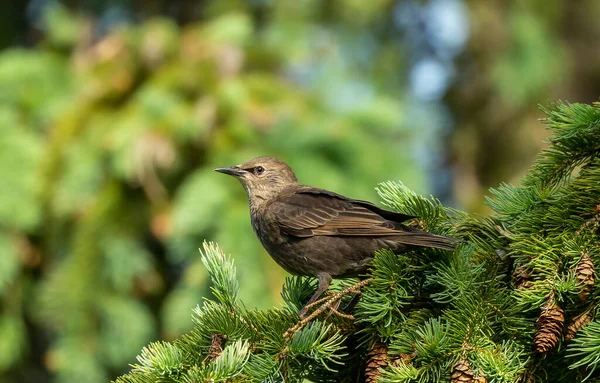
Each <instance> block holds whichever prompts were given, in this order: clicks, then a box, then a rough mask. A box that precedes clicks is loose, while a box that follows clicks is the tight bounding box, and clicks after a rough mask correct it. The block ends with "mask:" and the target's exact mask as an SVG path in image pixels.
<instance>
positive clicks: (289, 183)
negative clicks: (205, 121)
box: [215, 157, 457, 317]
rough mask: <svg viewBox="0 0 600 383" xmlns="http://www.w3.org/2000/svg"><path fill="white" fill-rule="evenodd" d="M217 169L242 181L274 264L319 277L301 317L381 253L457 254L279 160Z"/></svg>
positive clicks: (448, 242)
mask: <svg viewBox="0 0 600 383" xmlns="http://www.w3.org/2000/svg"><path fill="white" fill-rule="evenodd" d="M215 171H217V172H220V173H225V174H229V175H232V176H234V177H236V178H237V179H238V180H239V181H240V182H241V184H242V186H243V187H244V189H245V190H246V193H247V194H248V202H249V205H250V218H251V221H252V227H253V229H254V231H255V233H256V235H257V236H258V238H259V240H260V242H261V243H262V245H263V246H264V248H265V249H266V250H267V252H268V253H269V254H270V255H271V257H272V258H273V259H274V260H275V262H277V263H278V264H279V265H280V266H281V267H283V268H284V269H285V270H287V271H288V272H290V273H291V274H295V275H305V276H311V277H317V278H318V279H319V287H318V289H317V291H316V292H315V294H314V295H313V296H312V298H310V300H309V301H308V302H307V303H306V305H305V306H304V308H303V309H302V310H301V311H300V312H299V315H300V317H304V315H305V314H306V306H307V305H309V304H310V303H312V302H314V301H316V300H317V299H318V298H319V297H320V296H321V294H323V292H325V291H326V290H327V288H328V287H329V284H330V283H331V279H332V278H349V277H357V276H359V275H360V274H362V273H364V272H365V271H366V270H367V269H368V267H369V264H370V263H371V261H372V260H373V258H374V255H375V252H376V251H377V250H380V249H390V250H392V251H394V252H396V253H401V252H405V251H408V250H411V249H414V248H415V247H435V248H439V249H444V250H453V249H454V243H456V242H457V240H456V239H453V238H449V237H444V236H440V235H435V234H431V233H427V232H424V231H420V230H417V229H413V228H410V227H408V226H406V225H403V224H402V222H404V221H406V220H409V219H411V218H416V217H414V216H411V215H406V214H402V213H395V212H392V211H388V210H384V209H381V208H379V207H377V206H375V205H374V204H372V203H370V202H367V201H360V200H356V199H351V198H347V197H344V196H342V195H339V194H336V193H334V192H330V191H328V190H324V189H318V188H314V187H311V186H306V185H301V184H299V183H298V180H297V179H296V176H295V175H294V172H293V171H292V169H291V168H290V167H289V166H288V165H287V164H286V163H284V162H283V161H281V160H278V159H277V158H273V157H258V158H255V159H253V160H250V161H248V162H245V163H243V164H241V165H237V166H231V167H225V168H217V169H215Z"/></svg>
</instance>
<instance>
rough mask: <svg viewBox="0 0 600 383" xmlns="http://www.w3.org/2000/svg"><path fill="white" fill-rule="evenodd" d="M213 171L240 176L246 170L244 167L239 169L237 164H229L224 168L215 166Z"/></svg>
mask: <svg viewBox="0 0 600 383" xmlns="http://www.w3.org/2000/svg"><path fill="white" fill-rule="evenodd" d="M215 172H219V173H224V174H229V175H230V176H234V177H241V176H242V175H244V173H246V171H245V170H244V169H240V168H239V167H237V166H229V167H226V168H216V169H215Z"/></svg>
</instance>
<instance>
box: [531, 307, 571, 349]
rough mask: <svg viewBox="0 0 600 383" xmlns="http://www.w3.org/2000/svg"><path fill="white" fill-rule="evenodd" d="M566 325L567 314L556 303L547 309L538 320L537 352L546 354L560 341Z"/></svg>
mask: <svg viewBox="0 0 600 383" xmlns="http://www.w3.org/2000/svg"><path fill="white" fill-rule="evenodd" d="M564 324H565V312H564V311H563V310H562V309H561V308H560V307H558V306H557V305H556V304H555V303H553V304H552V305H551V306H549V307H546V308H545V309H544V310H543V311H542V313H541V314H540V316H539V318H538V320H537V330H536V333H535V336H534V338H533V346H534V349H535V352H537V353H540V354H546V353H547V352H549V351H550V350H552V349H553V348H554V347H555V346H556V344H557V343H558V341H559V340H560V338H561V336H562V332H563V327H564Z"/></svg>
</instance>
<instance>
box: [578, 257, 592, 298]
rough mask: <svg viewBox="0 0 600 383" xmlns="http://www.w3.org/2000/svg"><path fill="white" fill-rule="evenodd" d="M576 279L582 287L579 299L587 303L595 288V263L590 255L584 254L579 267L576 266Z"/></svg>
mask: <svg viewBox="0 0 600 383" xmlns="http://www.w3.org/2000/svg"><path fill="white" fill-rule="evenodd" d="M575 278H577V283H579V284H580V285H582V288H581V292H580V293H579V299H580V300H581V301H585V300H586V299H587V297H588V295H590V292H591V291H592V286H594V263H593V262H592V259H591V258H590V256H589V255H587V254H583V257H581V260H580V261H579V263H577V266H575Z"/></svg>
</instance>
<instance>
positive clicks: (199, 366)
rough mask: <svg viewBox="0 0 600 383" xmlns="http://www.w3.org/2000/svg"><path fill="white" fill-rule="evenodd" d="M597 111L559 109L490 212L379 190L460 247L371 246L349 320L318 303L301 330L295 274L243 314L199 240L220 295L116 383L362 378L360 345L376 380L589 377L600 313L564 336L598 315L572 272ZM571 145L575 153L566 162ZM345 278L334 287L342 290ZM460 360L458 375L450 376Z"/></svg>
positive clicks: (593, 159) (598, 228) (592, 213)
mask: <svg viewBox="0 0 600 383" xmlns="http://www.w3.org/2000/svg"><path fill="white" fill-rule="evenodd" d="M599 107H600V105H593V106H590V105H587V106H585V105H564V104H558V105H555V106H553V107H552V109H550V110H549V111H548V113H549V115H550V118H549V120H548V123H549V124H550V127H551V128H552V129H554V130H557V133H556V136H555V137H554V138H553V139H551V140H550V142H551V146H550V148H549V149H548V150H547V151H545V152H543V153H542V154H541V155H540V158H539V161H538V162H537V163H536V164H535V165H534V166H533V168H532V170H531V172H530V173H529V174H528V175H526V176H525V178H524V180H523V182H522V183H521V184H520V185H516V186H514V185H508V184H504V185H501V186H500V187H499V188H498V189H496V190H493V191H492V195H493V197H492V198H491V199H489V200H488V203H489V204H490V206H491V207H492V208H493V210H494V213H493V214H492V215H491V216H490V217H486V218H481V217H476V216H469V215H468V214H465V213H462V212H459V211H456V210H453V209H448V208H445V207H443V206H442V204H441V203H440V202H439V201H437V200H436V199H433V198H431V199H427V198H424V197H422V196H419V195H418V194H416V193H414V192H412V191H410V190H409V189H408V188H406V187H405V186H404V185H402V184H399V183H394V182H387V183H384V184H381V185H380V187H379V189H378V191H379V193H380V194H381V196H382V198H383V199H384V201H385V203H386V204H387V205H388V206H390V207H391V208H393V209H395V210H397V211H399V212H402V213H405V214H413V215H416V216H418V219H416V220H414V221H413V222H412V223H410V224H412V225H416V226H418V227H421V228H426V229H427V230H429V231H431V232H434V233H440V234H445V235H451V236H455V237H462V238H463V239H464V240H463V242H462V243H460V244H459V245H458V246H457V248H456V250H455V251H453V252H448V251H440V250H435V249H418V250H414V251H412V252H408V253H405V254H400V255H396V254H393V253H392V252H390V251H387V250H382V251H380V252H378V253H377V254H376V256H375V259H374V261H373V267H372V270H371V271H370V273H369V275H368V276H369V277H370V279H369V280H368V281H367V282H368V283H367V284H366V286H365V287H364V288H363V289H362V292H361V299H360V301H359V303H358V305H357V306H356V308H355V311H354V318H350V319H349V318H347V317H346V316H344V315H340V313H339V312H337V311H335V310H331V309H328V308H327V307H328V306H323V307H325V310H324V312H323V313H322V314H320V315H319V316H318V317H316V318H314V319H313V320H312V321H310V322H308V321H300V322H298V317H297V316H296V314H295V313H296V311H297V310H298V309H299V308H300V307H302V304H303V302H305V301H306V299H308V297H309V296H310V294H311V292H312V291H313V290H314V289H315V282H314V280H310V279H309V278H301V277H294V278H290V279H288V280H287V281H286V283H285V285H284V287H283V291H282V296H283V298H284V301H285V304H286V308H285V309H284V310H280V309H268V310H247V309H246V308H245V307H244V306H243V304H242V303H241V301H240V300H239V299H237V297H238V285H237V282H236V276H235V269H234V268H233V264H232V261H231V259H229V258H228V257H226V256H224V255H223V252H222V251H221V250H220V249H219V248H218V247H216V246H215V245H213V244H205V245H204V247H203V250H202V260H203V263H204V264H205V267H206V268H207V269H208V272H209V275H210V277H211V279H212V281H213V284H214V286H213V287H212V291H213V295H214V296H215V298H216V300H214V301H213V300H206V301H205V302H204V304H203V305H202V307H198V308H197V309H196V310H195V312H194V316H193V318H194V323H195V327H194V329H193V330H192V331H191V332H190V333H188V334H187V335H185V336H183V337H182V338H181V339H179V340H177V341H175V342H174V343H172V344H161V346H160V347H161V348H158V346H152V345H151V346H150V347H151V348H153V347H157V350H163V349H164V351H161V352H158V351H157V352H156V353H150V352H149V351H148V350H147V349H144V350H143V351H142V354H141V356H140V360H141V361H142V360H143V363H142V364H143V365H144V366H152V368H149V367H146V368H141V367H136V368H135V369H134V370H133V371H132V372H131V373H130V374H129V375H125V376H123V377H121V378H119V380H117V382H145V381H149V380H148V379H150V380H152V379H154V380H155V381H158V380H157V379H159V377H161V376H168V377H169V380H168V381H170V382H189V381H193V380H194V379H196V380H201V381H207V380H208V379H212V380H214V381H232V382H234V381H264V382H268V381H289V382H301V381H302V380H303V379H309V380H310V381H314V382H330V381H331V382H333V381H336V382H340V381H350V382H360V381H363V380H362V379H364V375H363V374H364V373H365V366H366V365H367V364H368V361H367V360H366V359H367V358H368V357H369V352H370V350H371V349H373V347H374V346H373V345H374V344H381V343H382V342H383V343H384V344H385V345H386V346H387V347H388V352H387V355H384V356H383V357H384V358H387V362H388V364H387V366H385V367H383V368H382V369H381V371H380V375H379V377H378V380H377V381H379V382H384V383H392V382H393V383H399V382H406V383H409V382H422V383H425V382H450V381H451V379H452V378H451V377H452V376H453V375H455V374H467V375H468V376H473V377H475V379H480V380H481V379H486V380H487V381H489V382H518V381H524V380H527V381H532V382H542V381H549V380H551V381H556V382H577V381H583V380H585V379H586V378H588V379H590V381H593V380H592V379H591V377H593V378H594V379H597V373H596V371H597V367H598V365H600V346H599V339H600V336H599V333H600V327H599V325H598V321H597V319H595V320H593V321H592V322H591V323H589V324H587V326H584V327H583V329H579V331H578V332H577V333H576V334H575V336H574V339H573V340H570V339H571V338H569V337H566V338H564V339H563V337H562V331H563V330H564V331H565V332H566V331H567V330H566V327H567V326H573V323H574V322H573V321H574V320H575V318H576V317H577V316H578V315H579V314H582V313H587V312H591V313H592V314H593V315H595V314H594V313H595V312H596V307H597V304H598V297H599V295H598V293H597V291H596V289H595V288H594V287H591V284H590V283H589V279H585V278H587V277H585V276H586V275H590V274H589V273H588V274H581V268H582V267H583V266H582V262H584V259H585V260H586V261H585V262H589V261H587V260H591V262H592V263H594V264H597V263H598V262H599V261H600V250H599V248H598V242H599V239H600V211H599V209H598V206H600V205H598V201H600V188H599V187H598V185H600V183H599V182H598V181H600V180H599V179H598V178H597V177H598V175H599V174H600V162H599V161H598V158H597V153H598V152H599V151H600V140H592V139H588V138H589V137H590V136H592V137H596V136H597V135H598V134H599V132H600V130H599V129H600V114H599V113H597V110H598V108H599ZM553 116H554V117H553ZM556 116H562V117H560V119H558V118H557V117H556ZM567 116H571V118H572V120H568V117H567ZM580 130H583V131H584V132H585V133H581V132H580ZM567 137H575V138H574V139H575V140H580V141H579V145H577V144H576V143H575V142H570V141H569V139H567ZM567 141H569V143H567ZM569 150H573V151H576V152H577V153H579V154H578V157H577V158H574V157H575V156H568V155H566V154H567V153H568V151H569ZM559 159H562V160H559ZM573 164H576V165H575V166H574V165H573ZM535 178H537V180H538V181H539V182H533V181H532V180H533V179H535ZM557 215H558V216H559V217H557ZM585 267H589V263H588V266H585ZM524 270H525V271H526V272H524ZM592 272H593V270H592ZM582 278H583V279H582ZM593 281H594V279H593V274H592V284H593ZM352 283H353V282H352V281H344V282H343V283H341V284H340V285H336V286H334V287H333V288H332V290H333V291H334V292H338V293H340V292H347V291H350V290H351V286H352ZM365 283H366V282H365ZM584 293H585V294H584ZM582 294H584V295H582ZM345 299H346V298H344V300H345ZM323 304H325V303H323ZM556 306H558V307H560V308H561V309H562V310H563V311H564V316H566V319H567V320H566V322H565V323H559V324H558V326H559V330H558V333H554V334H553V335H551V336H553V337H555V343H556V346H555V347H553V348H552V349H551V350H550V351H549V352H547V351H543V350H541V349H540V348H538V346H537V344H538V342H539V339H538V338H539V337H540V332H543V331H544V327H543V326H547V319H542V317H541V316H540V315H547V314H543V313H547V310H549V309H550V308H552V307H556ZM328 310H329V311H328ZM560 315H561V316H562V315H563V314H560ZM544 323H546V324H544ZM545 330H546V331H548V329H545ZM552 331H554V330H552ZM546 336H548V335H547V334H546ZM230 347H231V350H230V349H229V348H230ZM178 358H179V359H178ZM221 358H224V359H227V363H226V362H225V361H224V360H221ZM165 360H166V361H165ZM163 364H164V365H166V366H167V367H164V368H162V367H161V368H160V369H159V368H156V367H155V366H156V365H163ZM459 365H460V366H463V367H462V368H463V369H464V366H467V370H466V371H463V370H456V368H457V367H456V366H459ZM224 366H226V367H224ZM186 379H187V380H186ZM190 379H191V380H190Z"/></svg>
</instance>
